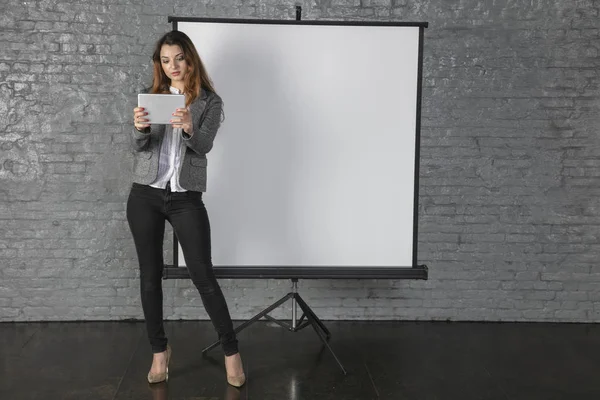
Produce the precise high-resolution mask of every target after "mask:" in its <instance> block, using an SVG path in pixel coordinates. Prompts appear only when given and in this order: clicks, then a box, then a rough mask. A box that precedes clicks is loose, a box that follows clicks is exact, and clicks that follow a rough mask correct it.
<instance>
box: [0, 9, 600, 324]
mask: <svg viewBox="0 0 600 400" xmlns="http://www.w3.org/2000/svg"><path fill="white" fill-rule="evenodd" d="M295 4H301V5H302V6H303V19H353V20H395V21H428V22H429V23H430V27H429V28H428V29H427V30H426V33H425V60H424V64H425V70H424V90H423V120H422V121H423V125H422V148H421V156H422V159H421V192H420V193H421V196H420V208H419V212H420V225H419V229H420V235H419V261H420V262H421V263H426V264H428V266H429V267H430V279H429V280H428V281H373V280H368V281H301V283H300V287H301V293H302V294H303V296H304V297H305V299H306V300H307V301H308V303H309V304H311V305H312V306H313V307H314V308H315V311H316V312H317V314H318V315H319V316H321V317H322V318H325V319H411V320H413V319H419V320H501V321H508V320H511V321H513V320H514V321H595V322H598V321H600V293H599V289H600V264H599V261H598V260H599V259H600V244H598V239H599V237H600V230H599V227H600V217H599V216H598V212H599V211H600V200H598V198H599V197H598V196H599V195H600V185H599V184H600V143H599V140H598V133H599V132H598V127H599V122H600V119H599V113H600V100H599V95H600V90H599V85H600V77H599V74H600V72H599V71H600V57H599V51H600V34H599V29H600V22H599V21H600V16H599V11H600V1H599V0H577V1H547V2H546V1H509V0H495V1H491V0H461V1H447V0H423V1H408V0H391V1H390V0H322V1H311V2H308V1H304V2H297V3H295V2H291V1H282V2H278V1H272V0H261V1H252V0H227V1H206V0H199V1H195V2H193V4H191V2H188V1H185V0H176V1H158V0H144V1H140V0H105V1H101V2H99V1H92V0H80V1H77V2H70V1H64V0H32V1H29V0H25V1H15V0H0V26H1V30H0V149H1V153H0V199H1V201H0V220H1V221H0V266H1V269H0V320H2V321H12V320H15V321H30V320H78V319H126V318H141V317H142V314H141V308H140V306H139V294H138V291H139V285H138V281H137V261H136V258H135V252H134V247H133V243H132V240H131V237H130V234H129V230H128V228H127V223H126V219H125V212H124V209H125V202H126V197H127V193H128V189H129V182H130V181H129V179H130V175H129V168H130V162H131V156H130V154H129V152H128V143H129V142H128V140H129V139H128V133H129V130H130V129H131V123H130V119H131V118H130V115H131V110H132V108H133V106H134V104H135V93H136V92H137V90H138V89H139V88H140V87H141V86H142V85H144V84H147V83H148V82H149V79H150V76H151V75H150V74H151V68H150V54H151V51H152V47H153V43H154V41H155V40H156V39H157V38H158V37H159V36H160V35H161V34H162V33H164V32H166V31H167V30H169V29H170V24H168V23H167V15H178V16H211V17H245V18H277V19H293V18H294V15H295V14H294V6H295ZM209 211H210V210H209ZM169 232H170V231H169ZM168 237H169V234H168ZM170 247H171V243H170V240H169V241H167V243H166V250H165V254H166V256H167V257H168V258H167V259H168V260H169V259H170V257H171V255H170ZM222 285H223V288H224V291H225V294H226V296H227V299H228V302H229V305H230V307H231V311H232V315H233V317H234V318H235V319H241V318H247V317H249V316H251V315H253V314H254V313H256V312H258V311H259V310H261V309H263V308H264V307H265V306H266V305H267V304H270V303H271V302H273V301H274V300H275V299H277V298H279V297H281V296H282V295H284V294H285V293H286V292H287V291H288V289H289V282H286V281H277V280H268V281H267V280H250V281H245V280H224V281H222ZM164 288H165V316H166V317H167V318H170V319H179V318H184V319H205V318H207V316H206V314H205V312H204V310H203V308H202V305H201V301H200V298H199V296H198V294H197V292H196V290H195V288H194V287H193V285H192V284H191V283H190V282H189V281H187V280H185V281H184V280H170V281H166V282H165V283H164ZM288 305H289V303H288ZM274 315H279V316H286V317H287V316H289V315H290V313H289V312H288V311H287V309H279V310H277V312H275V313H274Z"/></svg>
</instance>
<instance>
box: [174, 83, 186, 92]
mask: <svg viewBox="0 0 600 400" xmlns="http://www.w3.org/2000/svg"><path fill="white" fill-rule="evenodd" d="M171 86H172V87H174V88H175V89H177V90H179V93H183V92H184V89H185V85H184V83H183V82H171Z"/></svg>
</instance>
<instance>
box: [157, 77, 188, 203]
mask: <svg viewBox="0 0 600 400" xmlns="http://www.w3.org/2000/svg"><path fill="white" fill-rule="evenodd" d="M169 90H170V91H171V93H173V94H179V90H178V89H176V88H174V87H172V86H171V87H170V88H169ZM181 134H182V129H181V128H175V129H174V128H173V126H171V125H167V126H165V134H164V137H163V141H162V145H161V147H160V154H159V156H158V174H157V175H156V180H155V181H154V182H152V183H151V184H150V186H152V187H154V188H158V189H165V188H166V187H167V182H171V191H172V192H185V191H186V190H185V189H184V188H182V187H181V186H179V171H180V166H181V162H182V161H183V157H182V156H181V152H182V147H183V146H181V140H182V139H181Z"/></svg>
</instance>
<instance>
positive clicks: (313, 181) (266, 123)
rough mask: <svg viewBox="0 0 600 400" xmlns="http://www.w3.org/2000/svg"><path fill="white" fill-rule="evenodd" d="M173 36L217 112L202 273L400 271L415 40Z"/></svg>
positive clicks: (340, 30)
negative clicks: (197, 61) (190, 57)
mask: <svg viewBox="0 0 600 400" xmlns="http://www.w3.org/2000/svg"><path fill="white" fill-rule="evenodd" d="M178 30H180V31H182V32H184V33H186V34H187V35H188V36H189V37H190V38H191V39H192V41H193V42H194V44H195V46H196V48H197V50H198V53H199V54H200V58H201V59H202V60H203V62H204V64H205V66H206V68H207V70H208V73H209V75H210V77H211V78H212V80H213V83H214V85H215V89H216V91H217V93H218V94H219V95H220V96H221V97H222V99H223V101H224V111H225V120H224V122H223V124H222V126H221V128H220V130H219V132H218V134H217V137H216V139H215V143H214V147H213V149H212V150H211V152H209V153H208V155H207V157H208V183H207V192H206V193H205V194H204V202H205V204H206V207H207V209H208V214H209V218H210V222H211V238H212V259H213V264H214V265H216V266H280V267H286V266H315V267H317V266H328V267H331V266H334V267H344V266H363V267H368V266H377V267H385V266H390V267H391V266H395V267H398V266H412V264H413V230H414V222H413V213H414V207H413V201H414V200H413V196H414V189H415V181H414V179H415V169H414V168H415V138H416V135H415V131H416V111H417V110H416V99H417V70H418V41H419V28H418V27H387V26H386V27H382V26H339V25H338V26H329V25H327V26H323V25H275V24H273V25H266V24H248V23H210V22H179V23H178ZM179 253H180V254H179V265H185V260H184V255H183V254H182V252H181V248H180V250H179Z"/></svg>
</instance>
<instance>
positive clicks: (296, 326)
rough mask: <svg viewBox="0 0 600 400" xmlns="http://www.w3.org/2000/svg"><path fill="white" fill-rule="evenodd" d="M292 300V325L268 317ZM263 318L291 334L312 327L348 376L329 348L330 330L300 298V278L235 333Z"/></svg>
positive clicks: (206, 350)
mask: <svg viewBox="0 0 600 400" xmlns="http://www.w3.org/2000/svg"><path fill="white" fill-rule="evenodd" d="M290 299H291V300H292V321H291V325H290V324H288V323H286V322H283V321H279V320H278V319H275V318H273V317H271V316H270V315H268V314H269V313H270V312H271V311H273V310H274V309H276V308H277V307H279V306H280V305H282V304H283V303H285V302H286V301H288V300H290ZM297 306H300V309H301V310H302V316H301V317H300V319H297V316H298V310H297ZM262 317H265V318H266V319H268V320H269V321H272V322H274V323H276V324H278V325H280V326H282V327H284V328H286V329H287V330H289V331H291V332H298V331H299V330H301V329H304V328H306V327H307V326H308V325H311V326H312V327H313V329H314V330H315V332H316V333H317V336H319V339H321V342H323V344H324V345H325V347H327V349H328V350H329V352H330V353H331V355H332V356H333V358H335V361H336V362H337V364H338V365H339V366H340V368H341V369H342V372H343V373H344V375H347V372H346V370H345V369H344V366H343V365H342V363H341V362H340V360H339V359H338V358H337V356H336V355H335V353H334V352H333V349H332V348H331V347H330V346H329V343H328V341H329V338H330V337H331V332H329V330H328V329H327V328H326V327H325V325H324V324H323V322H322V321H321V320H320V319H319V317H317V315H316V314H315V313H314V312H313V310H311V308H310V307H309V306H308V304H306V302H305V301H304V299H302V297H300V294H298V278H292V291H291V292H289V293H288V294H286V295H285V296H283V297H282V298H281V299H279V300H277V301H276V302H275V303H273V304H272V305H270V306H269V307H267V308H266V309H265V310H263V311H261V312H260V313H258V314H256V315H255V316H254V317H252V318H251V319H249V320H248V321H246V322H244V323H242V324H241V325H240V326H238V327H237V328H235V332H236V333H238V332H240V331H241V330H243V329H244V328H247V327H248V326H249V325H250V324H252V323H254V322H256V321H258V320H259V319H261V318H262ZM304 318H306V321H304ZM218 345H219V341H218V340H217V341H216V342H214V343H213V344H211V345H210V346H208V347H206V348H205V349H204V350H202V353H206V352H208V351H209V350H212V349H214V348H215V347H217V346H218Z"/></svg>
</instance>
